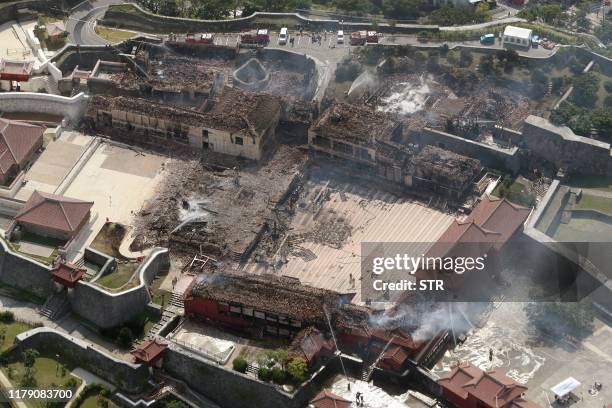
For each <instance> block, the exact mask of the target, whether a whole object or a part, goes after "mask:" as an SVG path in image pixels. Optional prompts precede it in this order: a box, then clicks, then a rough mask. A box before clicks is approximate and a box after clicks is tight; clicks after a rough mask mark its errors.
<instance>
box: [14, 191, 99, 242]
mask: <svg viewBox="0 0 612 408" xmlns="http://www.w3.org/2000/svg"><path fill="white" fill-rule="evenodd" d="M92 206H93V202H91V201H82V200H78V199H76V198H70V197H64V196H59V195H55V194H48V193H43V192H41V191H34V193H32V195H31V196H30V198H29V199H28V201H26V203H25V205H24V206H23V208H21V210H20V211H19V212H18V213H17V215H16V216H15V223H16V224H17V225H20V226H21V227H22V228H24V229H25V230H26V231H29V232H32V233H34V234H37V235H41V236H46V237H52V238H58V239H65V240H69V239H71V238H73V237H74V236H75V235H76V234H77V233H78V232H79V231H80V229H81V228H82V227H83V226H84V225H85V224H86V223H87V222H88V221H89V218H90V216H91V207H92Z"/></svg>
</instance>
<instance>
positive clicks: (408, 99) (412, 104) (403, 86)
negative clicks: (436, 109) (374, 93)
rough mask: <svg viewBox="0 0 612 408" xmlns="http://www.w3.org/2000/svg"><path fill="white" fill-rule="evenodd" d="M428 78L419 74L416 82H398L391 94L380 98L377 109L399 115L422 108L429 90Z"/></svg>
mask: <svg viewBox="0 0 612 408" xmlns="http://www.w3.org/2000/svg"><path fill="white" fill-rule="evenodd" d="M430 79H431V78H425V76H423V75H421V77H420V78H419V83H418V84H415V83H413V82H400V83H398V84H397V85H396V86H395V87H394V89H395V91H394V92H393V93H392V94H391V95H389V96H387V97H385V98H382V99H381V101H380V102H381V106H379V107H378V110H379V111H382V112H391V113H398V114H401V115H407V114H411V113H415V112H418V111H420V110H423V109H424V108H425V102H426V101H427V97H428V95H429V94H430V92H431V91H430V89H429V84H428V81H429V80H430Z"/></svg>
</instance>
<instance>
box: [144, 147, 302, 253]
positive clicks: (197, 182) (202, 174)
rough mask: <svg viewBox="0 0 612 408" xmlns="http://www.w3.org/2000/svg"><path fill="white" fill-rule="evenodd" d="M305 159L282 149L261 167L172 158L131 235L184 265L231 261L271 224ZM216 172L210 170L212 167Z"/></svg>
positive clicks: (294, 151) (298, 154)
mask: <svg viewBox="0 0 612 408" xmlns="http://www.w3.org/2000/svg"><path fill="white" fill-rule="evenodd" d="M305 159H306V157H305V155H304V154H303V153H301V152H300V151H298V150H297V149H291V148H289V147H286V146H281V147H280V148H279V150H278V151H277V153H276V155H275V156H274V158H273V159H271V160H270V161H269V162H268V163H266V164H264V165H262V166H261V167H259V166H257V165H256V164H253V163H247V164H246V165H245V166H244V167H243V168H239V165H240V163H239V162H237V161H235V160H233V161H234V166H235V167H233V168H224V167H222V166H218V165H217V166H208V165H205V164H202V163H200V162H198V161H195V160H173V161H172V162H171V163H170V164H168V165H167V166H166V168H167V171H168V175H167V176H166V177H165V179H164V181H162V184H161V186H160V188H159V189H158V192H157V194H156V196H155V197H154V198H153V199H152V200H150V201H149V202H148V204H147V206H146V207H145V208H144V209H143V210H142V211H141V212H140V213H139V214H138V217H137V219H136V235H137V236H140V238H138V239H139V240H140V242H143V241H144V239H142V237H145V236H146V237H147V240H146V241H147V245H148V246H154V245H159V246H167V247H170V248H171V255H172V256H173V257H174V258H175V259H177V260H180V261H182V262H187V261H188V260H190V259H191V258H192V257H193V256H194V255H195V254H197V253H203V254H205V255H209V256H213V257H214V258H216V259H220V260H227V261H232V260H236V257H237V256H238V257H239V256H240V255H241V254H243V253H244V252H245V251H247V249H248V248H250V246H251V245H252V243H253V242H254V240H256V239H257V238H258V236H259V234H260V232H261V230H262V228H263V227H264V225H269V226H270V228H272V227H273V224H274V219H275V218H274V216H273V210H274V208H275V207H276V205H277V203H278V202H279V201H281V200H282V199H283V198H284V197H285V196H286V193H287V190H288V189H289V186H290V185H291V182H292V180H293V177H294V175H295V174H296V173H297V172H299V171H300V170H301V166H302V165H303V163H304V162H305ZM213 168H214V170H215V171H212V170H211V169H213Z"/></svg>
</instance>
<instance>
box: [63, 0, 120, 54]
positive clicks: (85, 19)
mask: <svg viewBox="0 0 612 408" xmlns="http://www.w3.org/2000/svg"><path fill="white" fill-rule="evenodd" d="M122 3H124V2H123V1H120V0H90V1H84V2H83V3H80V4H78V5H77V6H75V7H74V8H73V9H72V13H71V14H70V17H68V22H67V23H66V30H67V31H68V32H69V33H70V39H71V42H73V43H74V44H80V45H104V44H108V43H109V42H108V41H106V40H105V39H103V38H102V37H100V36H99V35H98V34H96V30H95V25H96V21H97V20H98V19H100V18H102V17H103V16H104V13H105V12H106V10H107V9H108V6H110V5H112V4H122Z"/></svg>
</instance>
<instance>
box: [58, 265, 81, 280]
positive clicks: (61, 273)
mask: <svg viewBox="0 0 612 408" xmlns="http://www.w3.org/2000/svg"><path fill="white" fill-rule="evenodd" d="M81 272H85V269H82V268H79V267H78V266H76V265H75V264H73V263H70V262H61V263H60V264H58V265H57V266H56V267H55V268H53V273H54V274H55V275H56V276H58V277H61V278H63V279H65V280H68V281H72V280H73V279H75V278H76V277H77V276H79V275H81Z"/></svg>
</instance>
